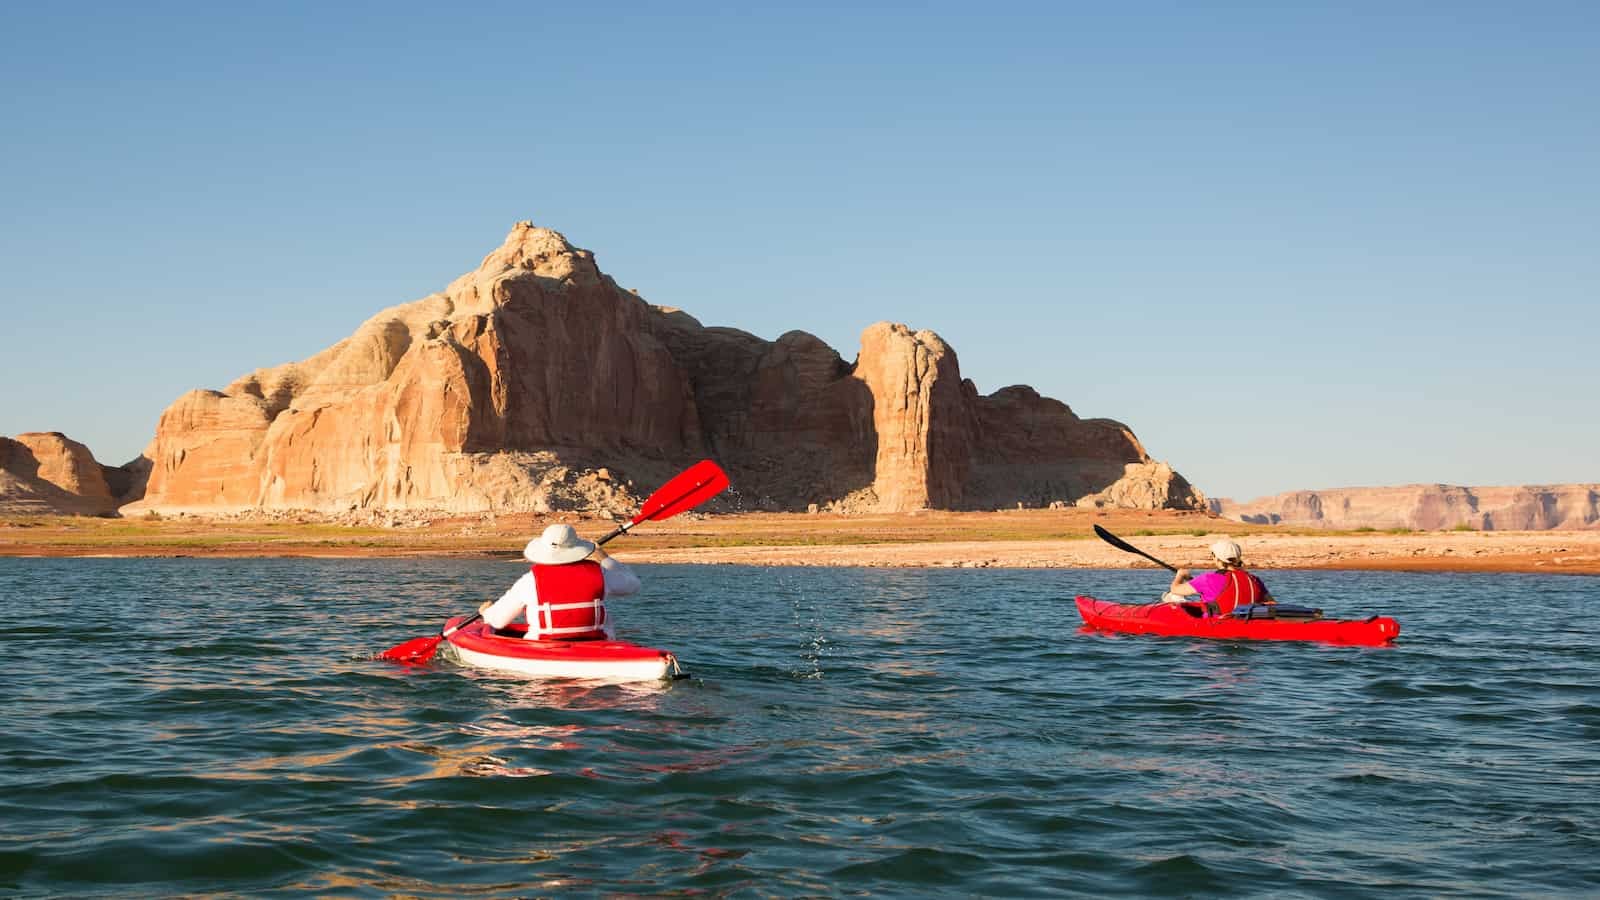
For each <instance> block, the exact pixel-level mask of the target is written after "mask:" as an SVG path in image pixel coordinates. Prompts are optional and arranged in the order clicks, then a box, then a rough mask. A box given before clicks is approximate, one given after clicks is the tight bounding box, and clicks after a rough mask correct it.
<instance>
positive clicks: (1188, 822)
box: [0, 559, 1600, 898]
mask: <svg viewBox="0 0 1600 900" xmlns="http://www.w3.org/2000/svg"><path fill="white" fill-rule="evenodd" d="M516 574H518V569H517V568H516V567H515V566H514V565H508V564H505V563H487V562H471V563H468V562H455V561H439V560H421V561H413V560H407V561H388V560H379V561H342V560H341V561H306V560H227V561H197V560H16V559H0V635H3V637H4V639H5V648H6V651H7V652H6V655H5V661H6V665H5V667H4V671H3V674H0V704H3V706H0V708H3V709H4V711H5V723H4V728H3V730H0V895H4V896H30V895H51V896H73V897H82V896H112V895H114V896H166V895H175V894H186V895H194V894H206V895H221V896H250V897H258V896H278V895H305V894H316V895H324V896H390V895H402V896H448V897H476V896H489V897H501V896H536V895H552V894H572V895H580V896H582V895H597V894H598V895H605V894H629V895H636V894H683V893H707V894H711V895H716V896H720V895H739V896H792V895H848V894H868V893H870V894H874V895H879V896H885V895H887V896H936V895H943V896H971V895H981V896H1001V897H1021V896H1044V895H1048V896H1062V895H1079V896H1107V895H1137V896H1248V895H1255V896H1271V897H1295V896H1304V897H1372V896H1383V897H1386V898H1392V897H1440V896H1466V897H1499V896H1516V897H1529V896H1552V897H1554V896H1559V897H1570V896H1584V895H1587V896H1596V895H1600V740H1597V739H1600V688H1597V687H1596V685H1597V682H1600V648H1597V643H1600V641H1597V638H1596V637H1595V635H1594V633H1593V632H1592V631H1591V625H1592V623H1593V622H1594V616H1593V609H1594V607H1595V605H1596V604H1597V603H1600V579H1596V578H1573V577H1565V578H1563V577H1534V576H1448V575H1400V574H1348V573H1290V572H1278V573H1272V574H1271V577H1270V579H1269V581H1270V583H1271V584H1272V586H1273V589H1274V592H1275V593H1278V594H1279V595H1280V596H1283V597H1284V598H1285V599H1287V600H1292V601H1297V602H1312V603H1316V604H1318V605H1321V606H1324V607H1326V608H1328V609H1329V610H1330V611H1334V610H1338V611H1342V612H1346V613H1350V614H1368V613H1372V612H1377V611H1380V610H1381V611H1388V612H1391V613H1393V614H1395V615H1396V616H1397V617H1398V618H1399V619H1400V620H1401V623H1402V625H1403V627H1404V629H1405V631H1404V633H1403V634H1402V636H1401V643H1400V644H1398V645H1397V646H1395V647H1392V648H1385V649H1359V648H1346V647H1331V646H1318V645H1307V644H1265V643H1262V644H1250V643H1238V644H1224V643H1208V642H1201V641H1193V640H1182V639H1161V638H1150V637H1107V636H1100V635H1087V634H1080V633H1078V620H1077V616H1076V613H1075V611H1074V609H1073V607H1072V603H1071V597H1072V595H1073V594H1074V593H1076V592H1089V593H1096V594H1099V595H1101V596H1105V597H1108V598H1117V599H1134V598H1143V597H1151V596H1153V595H1154V594H1155V593H1157V592H1158V591H1159V590H1160V589H1161V588H1162V587H1163V582H1164V576H1163V574H1162V573H1156V572H1151V571H1143V572H1093V571H1089V572H1086V571H1018V570H976V571H974V570H960V571H952V570H859V569H851V570H831V569H818V570H792V569H761V568H745V567H732V566H725V567H641V574H642V575H643V577H644V578H645V584H646V590H645V594H644V595H643V596H641V597H638V598H634V599H632V600H630V601H624V602H626V603H627V605H625V606H624V605H622V604H620V603H619V605H618V606H617V607H616V612H617V614H618V618H619V620H620V621H621V623H622V625H623V629H624V631H625V633H626V636H629V637H632V638H633V639H635V640H640V641H643V642H647V643H650V644H653V645H656V646H661V647H666V648H668V649H672V650H674V651H676V652H677V653H678V655H679V656H680V657H681V659H682V660H683V662H684V664H685V666H686V668H688V669H689V670H690V671H691V672H692V673H693V676H694V677H693V678H692V679H690V680H687V681H680V682H676V683H669V684H664V685H651V686H645V687H621V686H598V687H597V686H581V685H574V684H552V683H538V682H532V681H523V680H517V679H515V678H514V677H506V676H495V675H489V674H484V673H480V672H476V671H470V670H464V669H460V668H457V667H454V666H451V665H435V666H431V667H428V668H423V669H409V670H408V669H405V668H401V667H398V666H394V665H392V664H388V663H382V662H374V661H370V660H367V659H364V658H363V657H364V656H365V655H367V654H370V653H372V652H374V651H377V650H381V649H383V648H386V647H388V646H391V645H393V644H396V643H398V642H400V641H402V640H404V639H406V638H410V637H416V636H419V635H424V634H427V633H429V632H430V631H431V630H436V629H437V627H438V624H439V623H440V622H441V621H442V620H443V618H444V617H445V615H446V614H447V613H452V612H461V611H467V610H470V609H471V608H472V606H473V605H475V599H476V598H480V597H484V596H487V595H489V594H491V593H498V591H499V590H501V589H502V588H503V587H504V586H505V585H506V584H509V582H510V580H511V579H512V578H513V577H515V575H516ZM1336 587H1347V588H1349V589H1350V590H1351V591H1353V594H1352V595H1351V596H1353V597H1355V598H1357V599H1350V600H1347V601H1343V602H1340V601H1337V600H1334V599H1331V598H1330V594H1331V592H1332V591H1334V590H1335V589H1336ZM1508 601H1509V602H1508Z"/></svg>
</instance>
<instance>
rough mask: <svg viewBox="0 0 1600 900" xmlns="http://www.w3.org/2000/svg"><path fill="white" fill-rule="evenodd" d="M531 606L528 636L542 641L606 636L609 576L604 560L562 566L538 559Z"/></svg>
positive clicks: (588, 560) (579, 639)
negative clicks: (536, 595) (601, 562)
mask: <svg viewBox="0 0 1600 900" xmlns="http://www.w3.org/2000/svg"><path fill="white" fill-rule="evenodd" d="M531 571H532V572H533V586H534V591H535V592H536V593H537V594H538V595H539V596H538V599H537V600H536V601H535V603H534V606H533V607H532V608H530V609H529V610H528V637H530V638H532V639H534V640H540V641H583V640H591V639H594V638H603V637H605V636H606V633H605V629H604V628H602V627H601V626H603V625H605V622H606V576H605V572H604V571H602V570H601V568H600V564H599V563H597V562H595V561H594V560H592V559H585V560H581V561H579V562H575V563H567V564H566V565H561V566H544V565H539V564H537V563H535V564H534V565H533V566H532V568H531Z"/></svg>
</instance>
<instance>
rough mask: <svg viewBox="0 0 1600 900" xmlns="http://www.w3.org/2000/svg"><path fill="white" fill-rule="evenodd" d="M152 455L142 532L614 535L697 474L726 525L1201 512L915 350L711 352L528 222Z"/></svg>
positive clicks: (177, 415) (667, 313)
mask: <svg viewBox="0 0 1600 900" xmlns="http://www.w3.org/2000/svg"><path fill="white" fill-rule="evenodd" d="M147 455H148V456H149V457H150V459H151V471H150V475H149V485H148V491H147V493H146V495H145V498H144V500H143V501H142V502H141V503H139V504H137V505H136V506H135V507H134V509H135V510H137V509H156V510H163V511H177V510H187V511H197V512H219V511H236V510H245V509H256V508H266V509H313V510H320V511H327V512H344V511H349V510H353V509H355V510H360V509H371V510H396V509H433V510H446V511H455V512H474V511H490V510H527V509H532V510H535V511H540V512H543V511H548V510H551V509H561V508H571V507H574V506H578V507H599V508H608V509H612V510H614V511H619V512H620V511H624V510H628V509H630V508H631V507H632V506H633V505H634V504H635V503H636V502H637V497H636V496H635V492H634V491H632V490H630V489H629V486H628V484H629V481H630V480H631V481H632V483H633V484H635V485H638V486H640V487H642V488H644V489H648V488H649V487H650V486H653V485H654V484H655V483H657V482H658V481H659V480H660V479H661V478H664V477H666V475H668V474H670V473H671V472H672V471H673V470H674V469H675V468H676V467H677V466H679V465H682V464H683V463H685V462H688V461H691V460H693V459H695V458H697V457H700V456H713V457H715V458H717V459H718V460H720V461H721V462H722V464H723V465H724V467H726V468H727V469H728V471H729V473H730V475H731V476H732V478H733V484H734V488H735V491H734V492H733V493H732V494H730V497H729V500H728V501H727V502H726V504H725V508H728V507H731V508H735V509H737V508H747V509H750V508H760V509H805V508H807V506H808V505H809V504H813V503H815V504H818V505H819V506H833V507H836V508H837V507H842V508H846V509H877V510H888V511H897V510H910V509H920V508H925V507H938V508H956V509H959V508H995V507H1011V506H1013V505H1015V504H1016V503H1019V502H1020V503H1025V504H1027V505H1031V506H1032V505H1044V504H1046V503H1049V502H1051V501H1062V502H1070V501H1073V500H1076V499H1077V498H1079V497H1081V496H1085V495H1091V494H1092V495H1095V496H1097V497H1100V498H1102V501H1101V502H1108V503H1120V502H1133V503H1138V504H1140V505H1148V506H1181V507H1186V508H1187V507H1192V506H1194V505H1195V504H1196V503H1197V502H1199V501H1198V495H1196V494H1195V493H1194V492H1193V491H1192V489H1191V488H1189V487H1188V485H1187V483H1186V482H1183V481H1182V479H1181V478H1178V477H1177V476H1175V474H1172V473H1171V472H1170V469H1167V470H1165V471H1166V472H1167V473H1168V476H1167V477H1165V480H1163V479H1162V478H1152V477H1151V475H1150V473H1149V472H1146V471H1145V470H1144V469H1143V468H1140V467H1144V466H1148V465H1151V464H1152V461H1151V460H1150V459H1149V457H1148V456H1147V455H1146V454H1145V452H1144V449H1143V448H1142V447H1140V446H1139V443H1138V441H1137V440H1136V439H1134V437H1133V435H1132V434H1131V433H1130V432H1129V431H1128V430H1127V429H1126V428H1125V427H1124V426H1122V425H1120V424H1117V423H1115V422H1110V421H1107V420H1088V421H1084V420H1080V419H1078V417H1077V416H1075V415H1073V414H1072V411H1071V410H1070V409H1068V408H1067V407H1066V406H1065V404H1061V403H1058V402H1056V401H1053V400H1047V399H1045V398H1041V397H1039V396H1038V395H1037V394H1035V393H1034V392H1032V391H1031V390H1029V389H1027V388H1008V389H1006V390H1005V391H1001V392H999V393H997V394H995V395H993V396H990V397H981V396H979V395H978V393H977V389H976V388H975V387H974V386H973V385H972V384H971V382H965V381H963V380H962V379H961V375H960V370H959V367H958V365H957V361H956V355H955V352H954V351H953V350H952V349H951V348H950V347H949V346H948V345H947V344H945V342H944V341H943V340H941V339H940V338H939V336H938V335H936V334H934V333H933V332H931V331H918V332H912V331H911V330H910V329H908V328H906V327H905V326H903V325H895V324H890V323H880V324H878V325H874V326H871V327H869V328H868V329H866V331H865V332H863V334H862V346H861V351H860V354H859V356H858V357H857V359H856V361H855V362H854V363H847V362H845V361H844V360H843V359H842V358H841V357H840V356H839V354H838V353H836V352H835V351H834V350H833V349H832V348H830V347H828V346H827V345H826V344H824V343H822V342H821V341H820V340H818V339H817V338H815V337H813V336H811V335H808V334H805V333H804V332H790V333H788V334H785V335H783V336H782V337H780V338H778V340H776V341H766V340H762V339H760V338H757V337H755V336H754V335H750V334H747V333H744V332H741V331H738V330H735V329H728V328H707V327H704V326H702V325H701V324H700V323H699V322H697V321H695V320H694V319H693V318H692V317H690V316H688V315H687V314H685V313H683V312H681V311H678V310H673V309H667V308H661V307H652V306H650V305H649V304H647V303H645V302H644V301H643V300H641V299H640V298H639V297H638V296H636V295H634V294H633V293H631V292H629V291H625V290H622V289H620V288H618V287H617V285H616V284H615V283H614V282H613V281H612V280H611V279H610V278H609V277H607V276H606V275H604V274H603V273H602V272H601V271H600V270H599V269H598V268H597V267H596V265H595V263H594V258H593V255H592V254H590V253H589V252H588V251H586V250H580V249H577V248H575V247H573V246H571V245H570V244H569V243H567V241H566V239H565V238H564V237H562V236H561V235H559V234H557V233H556V232H553V231H549V230H547V229H542V228H535V227H533V225H531V224H530V223H526V222H524V223H519V224H518V225H517V226H516V227H515V228H514V229H512V231H511V234H510V236H509V237H508V238H507V239H506V242H505V244H504V245H503V246H501V247H500V248H499V249H497V250H496V251H494V252H493V253H491V254H489V256H488V257H486V258H485V259H484V261H483V263H482V265H480V266H479V268H478V269H477V270H476V271H474V272H471V273H468V274H467V275H464V276H462V277H461V278H458V279H456V280H455V281H454V282H452V283H451V284H450V285H449V286H448V287H447V288H446V289H445V290H444V291H443V292H441V293H438V294H434V295H432V296H429V297H426V298H423V299H421V300H418V301H415V302H413V303H408V304H404V305H402V306H397V307H393V308H391V309H388V310H385V311H383V312H381V313H379V314H378V315H376V316H374V317H373V318H372V319H370V320H368V321H367V322H366V323H364V324H363V325H362V326H361V327H360V328H359V329H358V330H357V331H356V333H355V334H354V335H352V336H351V337H349V338H347V339H345V340H343V341H340V342H339V343H338V344H335V345H334V346H332V347H330V348H329V349H327V350H325V351H323V352H322V353H319V354H317V355H315V356H313V357H311V358H309V359H306V360H303V361H301V362H298V363H290V364H287V365H283V366H278V367H276V368H272V369H263V370H259V371H257V372H254V373H252V374H250V375H247V376H245V377H243V378H240V379H239V380H237V381H235V382H234V383H233V384H231V385H229V386H228V387H227V388H225V389H224V390H222V391H220V392H218V391H192V392H190V393H189V394H186V395H184V396H183V397H181V398H179V400H178V401H177V402H176V403H174V404H173V405H172V406H171V407H170V408H168V410H167V411H166V412H165V413H164V414H163V416H162V418H161V423H160V425H159V426H158V428H157V432H156V436H155V440H154V441H153V442H152V444H151V448H150V450H149V451H148V453H147ZM601 466H608V467H609V468H610V469H611V470H612V471H613V472H616V473H618V477H617V478H610V479H599V478H597V477H596V476H595V474H594V473H595V470H596V469H598V468H599V467H601ZM1130 479H1131V480H1130ZM1124 482H1125V483H1124ZM1119 483H1124V484H1123V487H1122V488H1120V489H1119V488H1117V485H1118V484H1119Z"/></svg>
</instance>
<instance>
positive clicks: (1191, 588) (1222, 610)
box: [1161, 538, 1278, 616]
mask: <svg viewBox="0 0 1600 900" xmlns="http://www.w3.org/2000/svg"><path fill="white" fill-rule="evenodd" d="M1211 555H1212V556H1213V557H1215V558H1216V560H1217V565H1219V566H1221V567H1222V568H1220V569H1218V570H1216V571H1215V572H1205V573H1203V574H1200V575H1191V574H1190V573H1189V570H1188V569H1179V570H1178V571H1176V572H1174V573H1173V575H1172V586H1171V587H1169V588H1167V592H1166V593H1165V594H1162V595H1161V599H1162V600H1165V601H1166V602H1168V603H1183V602H1185V601H1187V600H1188V599H1189V598H1190V597H1194V596H1199V598H1200V600H1201V601H1202V602H1204V603H1205V604H1206V605H1207V606H1211V605H1212V604H1215V609H1216V615H1219V616H1225V615H1227V614H1229V613H1231V612H1233V608H1234V607H1235V606H1243V605H1248V604H1251V603H1277V602H1278V601H1277V600H1274V599H1273V597H1272V594H1271V593H1269V592H1268V591H1267V586H1266V584H1264V583H1263V582H1262V581H1261V579H1259V578H1257V577H1256V576H1254V575H1252V574H1250V573H1249V572H1246V571H1245V569H1244V551H1243V550H1240V549H1239V545H1238V544H1235V543H1234V542H1233V541H1230V540H1228V539H1227V538H1223V539H1222V540H1220V541H1217V542H1216V543H1214V544H1212V545H1211Z"/></svg>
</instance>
